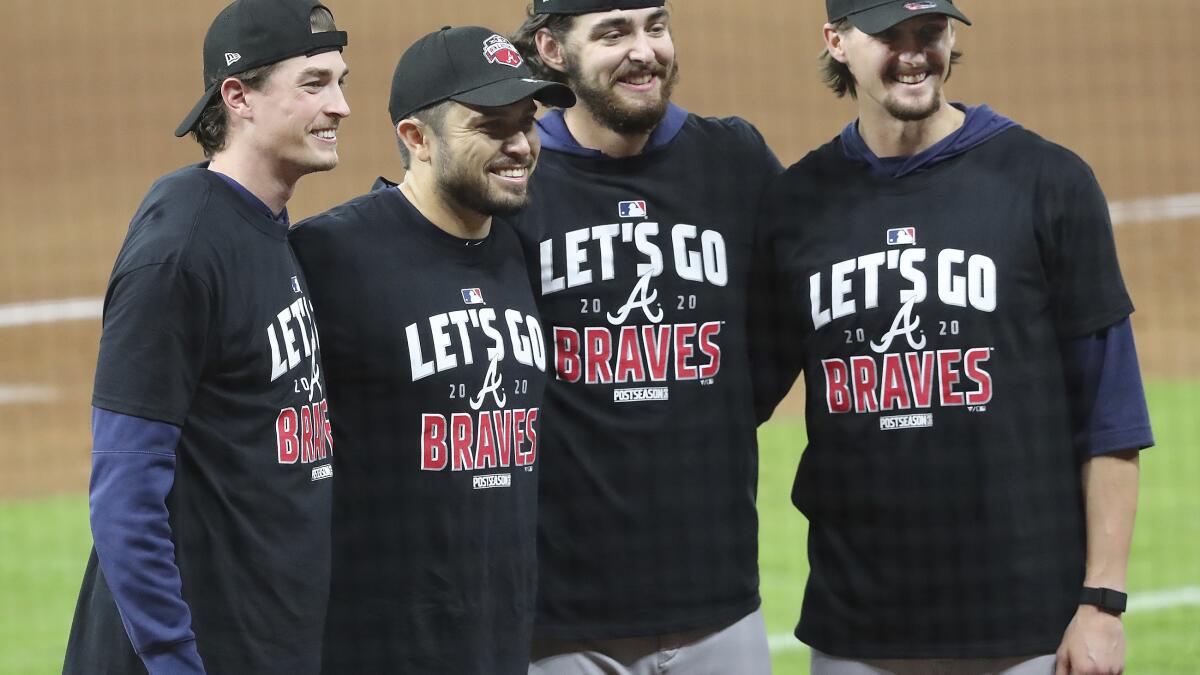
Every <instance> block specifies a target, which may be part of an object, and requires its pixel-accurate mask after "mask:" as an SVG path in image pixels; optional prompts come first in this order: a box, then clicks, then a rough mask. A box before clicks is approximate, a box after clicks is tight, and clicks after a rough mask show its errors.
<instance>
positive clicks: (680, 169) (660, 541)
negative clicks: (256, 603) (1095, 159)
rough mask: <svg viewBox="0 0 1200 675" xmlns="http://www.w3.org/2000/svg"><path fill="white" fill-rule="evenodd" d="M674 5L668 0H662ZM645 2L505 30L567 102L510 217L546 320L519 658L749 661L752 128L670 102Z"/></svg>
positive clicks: (709, 666)
mask: <svg viewBox="0 0 1200 675" xmlns="http://www.w3.org/2000/svg"><path fill="white" fill-rule="evenodd" d="M682 4H684V5H686V3H682ZM673 30H674V29H673V24H672V11H671V9H670V7H669V6H668V5H667V3H665V2H663V0H539V1H538V2H535V3H533V5H532V7H531V8H530V10H529V15H528V17H527V20H526V21H525V23H524V24H523V25H522V26H521V27H520V28H518V29H517V32H516V34H515V36H514V39H513V42H514V43H515V44H516V45H517V46H518V47H519V48H520V49H521V51H522V54H523V55H524V56H525V57H526V59H527V60H528V61H529V63H530V64H531V68H532V69H533V71H534V73H535V74H536V75H537V76H538V77H541V78H543V79H553V80H556V81H559V82H563V83H565V84H569V85H570V86H571V88H572V89H573V90H574V91H575V93H576V95H577V96H578V97H579V104H578V105H576V106H575V107H573V108H570V109H569V110H550V111H548V112H547V113H546V114H545V115H543V116H542V118H541V119H540V120H539V121H538V130H539V133H540V135H541V138H542V142H543V152H542V160H541V161H542V168H541V169H540V170H539V171H538V173H537V175H535V176H534V178H533V188H532V191H533V195H534V198H533V200H532V203H531V204H530V206H529V208H527V209H526V210H525V211H523V212H522V213H520V214H519V215H518V216H516V217H515V219H514V222H516V223H517V233H518V234H519V235H520V237H521V242H522V244H523V245H524V248H525V259H526V262H527V264H528V265H529V268H530V278H532V279H534V280H535V291H536V293H537V295H538V303H539V307H538V308H539V310H540V312H541V316H542V321H543V322H544V323H545V324H546V325H545V328H546V331H547V335H548V339H547V341H546V342H547V344H549V345H551V347H552V349H553V350H554V358H552V359H550V364H551V367H553V368H554V369H555V370H556V372H555V373H554V374H553V375H552V376H550V377H548V378H547V385H546V386H547V396H546V415H545V420H546V422H545V430H544V432H543V436H542V442H543V443H544V445H545V448H546V452H545V462H544V465H543V467H542V471H543V474H542V480H541V492H540V493H539V500H540V501H539V509H540V512H539V517H538V527H539V530H540V534H539V537H538V543H539V549H538V565H539V573H538V577H539V578H538V581H539V586H538V616H537V626H536V630H535V635H536V639H535V641H534V647H533V657H534V660H533V663H532V665H531V667H530V672H531V673H536V674H538V675H543V674H545V675H568V674H570V675H573V674H575V673H593V672H601V671H603V672H605V673H650V672H659V671H660V667H661V666H660V664H661V663H663V662H667V663H669V667H670V670H671V671H672V672H676V673H680V674H681V675H690V674H692V673H738V675H762V674H763V673H768V672H770V659H769V654H768V648H767V636H766V631H765V628H764V622H763V617H762V612H761V608H760V599H759V594H758V549H757V542H758V527H757V517H756V512H755V501H754V495H755V485H756V481H757V441H756V438H755V426H756V425H755V418H754V407H753V397H752V392H751V388H750V378H749V377H747V376H746V373H747V372H748V370H749V350H748V346H747V345H748V342H749V336H748V333H747V330H746V325H745V321H744V318H745V316H746V302H747V298H748V296H749V283H750V270H751V269H752V268H753V266H754V262H753V252H752V250H751V247H750V237H748V236H747V234H748V233H749V232H750V229H751V228H750V227H749V224H750V221H749V219H748V213H747V210H746V205H747V204H755V203H757V202H758V200H759V198H760V196H761V195H762V193H763V190H764V188H765V186H766V185H767V184H768V183H770V181H771V179H772V178H773V177H774V176H775V174H777V173H778V172H779V170H780V166H779V162H778V161H777V160H776V159H775V156H774V155H773V154H772V152H771V150H770V149H769V148H768V147H767V145H766V143H765V142H764V140H763V138H762V136H761V135H760V134H759V132H758V131H757V130H756V129H755V128H754V126H753V125H751V124H750V123H748V122H746V121H745V120H743V119H741V118H737V117H731V118H723V119H717V118H710V117H702V116H700V115H697V114H693V113H690V112H688V111H686V110H684V109H683V108H680V107H679V106H678V105H676V104H674V103H672V102H671V97H672V94H673V92H674V88H675V84H676V82H677V81H678V73H679V62H678V59H677V56H676V50H675V42H674V39H673Z"/></svg>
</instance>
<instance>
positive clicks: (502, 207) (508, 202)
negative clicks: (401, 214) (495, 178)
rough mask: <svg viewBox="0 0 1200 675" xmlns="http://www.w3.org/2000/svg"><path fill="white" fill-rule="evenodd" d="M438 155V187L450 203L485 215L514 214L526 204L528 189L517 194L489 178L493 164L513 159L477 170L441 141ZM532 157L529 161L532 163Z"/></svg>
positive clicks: (501, 215)
mask: <svg viewBox="0 0 1200 675" xmlns="http://www.w3.org/2000/svg"><path fill="white" fill-rule="evenodd" d="M441 149H442V153H441V159H440V161H439V162H438V163H437V180H436V186H437V190H438V192H439V193H441V195H442V196H443V197H444V198H445V199H446V200H447V201H448V202H450V203H452V204H458V205H459V206H461V207H462V208H465V209H468V210H471V211H474V212H475V213H481V214H483V215H485V216H500V217H502V218H503V217H506V216H514V215H516V214H518V213H520V212H521V211H523V210H524V209H525V207H526V206H528V205H529V191H528V190H526V191H524V192H521V193H520V194H517V193H514V192H507V191H505V190H503V189H500V188H497V187H495V186H493V185H492V184H491V181H490V180H488V175H489V174H490V169H491V168H492V166H493V165H494V164H504V165H506V166H511V165H512V164H513V162H511V161H509V162H492V163H489V164H488V166H486V167H484V168H483V169H482V170H476V169H474V168H472V167H470V166H468V165H467V163H466V162H460V161H457V157H456V156H455V155H454V154H453V152H452V151H451V150H450V148H449V147H448V145H447V144H445V143H442V148H441ZM532 164H533V162H532V160H531V161H530V162H529V165H530V167H531V166H532Z"/></svg>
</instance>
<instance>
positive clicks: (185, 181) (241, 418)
mask: <svg viewBox="0 0 1200 675" xmlns="http://www.w3.org/2000/svg"><path fill="white" fill-rule="evenodd" d="M319 345H320V340H319V338H318V335H317V330H316V327H315V326H314V323H313V319H312V306H311V304H310V303H309V298H308V291H307V285H306V282H305V279H304V275H303V273H302V272H301V270H300V266H299V264H298V263H297V262H296V259H295V257H294V256H293V255H292V251H291V249H290V248H289V246H288V243H287V230H286V227H285V226H284V225H282V224H280V223H279V222H276V221H274V220H272V219H271V218H270V217H269V216H268V215H267V214H266V213H264V212H262V211H260V210H259V209H257V208H255V207H254V206H252V205H251V204H250V203H249V202H247V200H245V199H244V198H243V197H242V196H241V195H239V194H237V192H235V190H234V188H233V187H231V186H230V185H229V184H228V183H226V182H225V180H223V179H222V178H221V177H220V176H218V175H217V174H215V173H213V172H211V171H208V170H207V169H205V168H203V167H202V166H192V167H187V168H184V169H181V170H179V171H176V172H174V173H172V174H169V175H167V176H165V177H163V178H162V179H160V180H159V181H158V182H157V183H155V184H154V186H153V187H152V188H151V189H150V193H149V194H148V195H147V197H146V199H145V200H144V201H143V202H142V205H141V207H140V208H139V209H138V212H137V214H136V215H135V216H134V218H133V221H132V224H131V225H130V227H129V233H128V235H127V237H126V239H125V243H124V245H123V246H122V249H121V252H120V254H119V255H118V257H117V261H116V265H115V266H114V268H113V273H112V278H111V280H110V281H109V286H108V292H107V295H106V297H105V306H104V332H103V334H102V336H101V338H100V357H99V361H98V364H97V369H96V381H95V390H94V393H93V399H92V404H93V405H94V406H95V407H97V408H102V409H104V410H109V411H113V412H117V413H121V414H124V415H131V416H136V417H142V418H147V419H150V420H156V421H161V422H167V423H170V424H172V425H175V426H178V427H181V428H182V435H181V437H180V440H179V444H178V447H177V448H176V450H175V454H176V468H175V480H174V485H173V488H172V490H171V493H170V495H169V496H168V498H167V508H168V510H169V512H170V525H171V534H172V540H173V543H174V545H175V563H176V564H177V565H178V567H179V573H180V577H181V579H182V582H183V598H184V600H185V601H186V602H187V604H188V606H189V607H190V609H191V614H192V622H193V625H192V629H193V631H194V632H195V635H196V641H197V647H198V650H199V652H200V656H201V658H202V659H203V660H204V663H205V667H206V669H207V670H208V672H210V673H245V672H254V673H281V674H282V673H289V674H291V673H316V672H318V671H319V669H320V651H321V632H322V621H323V619H324V616H325V605H326V598H327V595H328V589H329V585H328V584H329V557H330V548H329V544H330V539H329V523H330V504H331V499H332V485H333V480H332V463H331V456H332V452H333V449H332V444H331V441H330V427H329V423H328V407H327V404H326V402H325V391H324V380H323V378H322V372H321V358H320V351H319ZM72 631H73V634H72V636H71V639H70V648H69V650H70V653H69V655H68V661H70V662H72V663H79V664H89V666H88V667H92V668H94V670H92V671H90V672H144V669H143V667H142V665H141V662H140V660H139V659H138V657H137V655H136V654H134V652H133V649H132V646H131V645H130V642H129V638H128V637H127V636H126V635H125V631H124V628H123V626H122V624H121V618H120V616H119V614H118V612H117V609H116V605H115V604H114V603H113V601H112V597H111V594H110V593H109V591H108V589H107V587H106V586H105V582H104V579H103V576H102V575H101V574H100V573H99V571H98V567H96V566H94V565H89V567H88V573H87V575H86V576H85V578H84V582H83V590H82V591H81V599H80V609H79V611H78V612H77V618H76V624H75V626H74V627H73V629H72Z"/></svg>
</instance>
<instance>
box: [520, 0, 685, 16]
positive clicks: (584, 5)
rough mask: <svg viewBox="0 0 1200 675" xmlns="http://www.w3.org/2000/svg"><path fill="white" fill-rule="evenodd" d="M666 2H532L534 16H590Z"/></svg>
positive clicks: (631, 0)
mask: <svg viewBox="0 0 1200 675" xmlns="http://www.w3.org/2000/svg"><path fill="white" fill-rule="evenodd" d="M664 4H666V0H534V3H533V13H534V14H590V13H592V12H607V11H609V10H612V9H642V8H643V7H662V6H663V5H664Z"/></svg>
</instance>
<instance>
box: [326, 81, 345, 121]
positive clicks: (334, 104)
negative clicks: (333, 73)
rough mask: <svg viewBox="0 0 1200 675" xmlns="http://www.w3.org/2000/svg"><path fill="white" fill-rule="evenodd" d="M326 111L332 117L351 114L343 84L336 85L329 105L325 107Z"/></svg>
mask: <svg viewBox="0 0 1200 675" xmlns="http://www.w3.org/2000/svg"><path fill="white" fill-rule="evenodd" d="M325 112H326V113H327V114H329V115H330V116H331V117H349V116H350V103H349V102H347V101H346V92H345V90H344V89H342V85H340V84H336V85H334V87H333V97H332V100H331V101H330V102H329V105H328V106H327V107H326V108H325Z"/></svg>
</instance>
